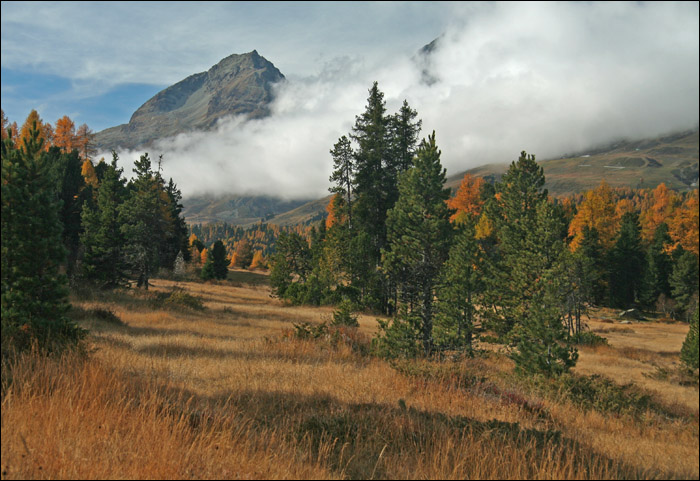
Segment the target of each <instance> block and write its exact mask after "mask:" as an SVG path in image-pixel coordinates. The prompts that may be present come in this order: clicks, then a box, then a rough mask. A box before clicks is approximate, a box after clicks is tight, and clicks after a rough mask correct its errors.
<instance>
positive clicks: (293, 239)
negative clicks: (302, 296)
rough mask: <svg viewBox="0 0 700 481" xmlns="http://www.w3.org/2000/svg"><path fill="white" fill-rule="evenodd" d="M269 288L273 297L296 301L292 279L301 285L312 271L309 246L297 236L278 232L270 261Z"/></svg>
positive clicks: (292, 233)
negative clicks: (296, 278) (295, 279)
mask: <svg viewBox="0 0 700 481" xmlns="http://www.w3.org/2000/svg"><path fill="white" fill-rule="evenodd" d="M270 263H271V267H272V268H271V270H270V287H271V288H272V291H273V293H274V295H276V296H278V297H281V298H287V299H290V300H292V301H296V300H297V299H296V298H295V296H296V294H297V292H296V291H295V289H296V287H292V288H291V289H290V287H291V286H292V284H293V279H294V278H295V277H298V281H297V283H300V284H301V285H303V284H304V283H305V282H306V280H307V278H308V277H309V275H310V274H311V271H312V266H311V250H310V249H309V244H308V243H307V242H306V240H304V238H303V237H301V236H300V235H299V234H297V233H294V232H291V233H288V232H284V231H282V232H280V234H279V237H278V238H277V243H276V244H275V253H274V254H273V256H272V259H271V262H270Z"/></svg>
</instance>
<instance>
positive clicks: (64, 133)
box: [54, 115, 76, 153]
mask: <svg viewBox="0 0 700 481" xmlns="http://www.w3.org/2000/svg"><path fill="white" fill-rule="evenodd" d="M54 145H55V146H56V147H58V148H60V149H61V151H63V152H65V153H70V152H72V151H73V149H74V148H76V145H75V123H73V121H72V120H71V119H70V117H68V116H67V115H64V116H63V117H61V118H60V119H58V120H57V121H56V130H55V131H54Z"/></svg>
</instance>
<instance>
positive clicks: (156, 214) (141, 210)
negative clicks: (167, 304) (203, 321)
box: [119, 154, 172, 289]
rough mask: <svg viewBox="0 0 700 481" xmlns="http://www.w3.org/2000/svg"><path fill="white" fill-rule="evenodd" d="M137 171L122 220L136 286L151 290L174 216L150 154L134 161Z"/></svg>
mask: <svg viewBox="0 0 700 481" xmlns="http://www.w3.org/2000/svg"><path fill="white" fill-rule="evenodd" d="M134 173H135V174H136V177H135V179H133V180H132V181H131V182H130V184H129V186H130V196H129V198H128V199H127V200H126V202H124V203H123V204H122V205H121V207H120V211H119V212H120V222H121V230H122V233H123V234H124V237H125V241H126V243H125V246H124V252H125V254H126V259H127V262H128V263H129V265H130V266H131V269H132V272H133V273H134V275H135V276H136V278H137V282H136V286H137V287H143V288H145V289H148V281H149V279H150V278H151V276H153V275H154V274H155V273H156V272H157V271H158V268H159V267H160V260H161V258H160V249H161V247H162V244H163V241H164V239H166V238H167V236H168V233H169V231H170V229H171V228H172V218H171V212H170V209H169V206H168V202H167V194H166V192H165V191H164V190H163V188H162V182H161V179H160V175H157V174H156V173H154V172H153V170H152V168H151V160H150V159H149V158H148V154H144V155H142V156H141V157H140V158H139V160H137V161H136V162H134Z"/></svg>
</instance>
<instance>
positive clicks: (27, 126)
mask: <svg viewBox="0 0 700 481" xmlns="http://www.w3.org/2000/svg"><path fill="white" fill-rule="evenodd" d="M34 122H36V128H37V129H38V130H39V138H40V139H43V141H44V146H43V150H49V147H51V141H52V138H51V137H52V135H53V129H52V128H51V125H48V124H44V121H43V120H41V117H39V113H38V112H37V111H36V110H34V109H32V111H31V112H29V115H28V116H27V119H26V120H25V121H24V124H22V128H21V129H20V131H19V145H20V147H21V146H22V145H23V144H24V140H25V139H26V140H29V138H30V131H31V129H32V126H33V125H34Z"/></svg>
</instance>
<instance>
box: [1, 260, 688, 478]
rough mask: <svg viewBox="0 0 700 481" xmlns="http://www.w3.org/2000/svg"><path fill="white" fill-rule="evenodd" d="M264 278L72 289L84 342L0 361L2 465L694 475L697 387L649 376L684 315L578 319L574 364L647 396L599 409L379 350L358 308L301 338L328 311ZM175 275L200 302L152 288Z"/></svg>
mask: <svg viewBox="0 0 700 481" xmlns="http://www.w3.org/2000/svg"><path fill="white" fill-rule="evenodd" d="M266 280H267V278H266V276H265V275H264V274H260V273H247V272H242V271H238V272H232V273H231V275H230V277H229V280H228V281H225V282H220V283H218V284H203V283H192V282H180V283H176V282H174V281H166V280H155V281H154V287H153V288H152V289H151V290H150V291H149V292H148V293H147V294H146V293H143V292H138V291H135V290H131V291H117V292H113V293H104V292H93V291H83V292H78V293H75V294H74V298H73V303H74V305H75V306H76V308H75V309H74V316H75V317H76V318H77V319H79V321H80V323H81V324H82V325H84V326H85V327H88V328H89V329H90V330H91V334H90V338H89V351H90V352H89V353H88V354H87V355H86V356H80V355H77V354H76V355H68V356H65V357H63V358H60V359H56V358H49V359H46V358H43V357H40V356H37V355H35V354H29V355H26V356H23V357H21V358H19V359H14V360H12V361H11V362H7V361H6V362H5V364H4V365H3V385H2V388H3V391H2V393H3V398H2V478H3V479H5V478H6V479H18V478H75V479H80V478H132V479H148V478H226V479H234V478H253V479H270V478H273V479H279V478H285V479H289V478H299V479H306V478H311V479H313V478H330V479H333V478H431V479H434V478H440V479H443V478H445V479H455V478H459V479H465V478H479V479H480V478H496V479H509V478H510V479H512V478H518V479H521V478H547V479H572V478H585V479H611V478H616V479H617V478H657V479H658V478H669V477H673V478H696V479H697V478H698V391H697V386H692V385H690V386H689V385H680V384H679V383H678V382H677V380H676V379H675V378H674V376H672V375H665V374H664V373H668V372H673V370H674V369H676V367H677V363H678V355H677V353H678V351H679V350H680V346H681V343H682V341H683V338H684V336H685V332H686V331H687V329H688V328H687V326H686V325H684V324H668V323H655V322H650V323H633V324H625V325H622V324H620V323H619V322H616V321H615V322H610V321H609V320H606V319H605V317H607V313H605V312H603V313H601V315H600V316H599V317H596V318H594V319H593V320H592V321H591V322H590V325H591V328H592V329H593V330H595V331H597V332H598V333H600V335H603V336H606V337H608V339H609V341H610V345H609V346H604V347H598V348H583V349H582V350H581V359H580V360H579V363H578V366H577V368H576V370H577V371H578V372H580V373H584V374H594V373H595V374H601V375H603V376H607V377H609V378H611V379H613V380H615V381H617V382H618V383H627V382H630V381H632V382H634V383H636V384H638V385H639V386H641V388H642V389H644V391H639V392H642V393H645V394H647V395H649V396H651V399H652V400H653V403H652V404H650V405H649V406H651V407H648V408H644V409H642V410H637V411H634V412H633V411H624V410H622V411H615V410H614V409H613V410H612V411H610V410H605V409H596V408H590V407H589V408H587V407H583V406H581V405H579V404H576V403H574V402H572V401H570V400H567V398H566V396H559V395H555V394H554V393H552V392H545V391H542V390H538V389H536V388H535V387H534V384H533V383H531V382H529V381H528V380H522V379H519V378H516V377H514V376H513V374H512V369H513V366H512V364H511V362H510V361H509V360H508V359H507V357H505V356H503V355H502V354H499V353H496V352H493V353H491V354H489V355H484V356H482V357H480V358H477V359H472V360H464V361H459V362H451V361H450V362H442V363H441V362H418V361H415V362H401V363H396V364H394V365H393V366H392V365H390V364H389V363H387V362H385V361H383V360H379V359H377V358H374V357H372V356H370V355H368V354H367V353H366V347H367V345H368V342H369V339H370V338H371V336H372V335H373V333H374V331H375V329H376V319H375V318H374V317H373V316H367V315H363V316H360V328H359V331H358V332H354V331H352V330H340V331H337V332H336V333H335V335H332V336H327V337H322V338H320V339H316V340H301V339H298V338H297V337H296V336H295V335H294V327H293V323H297V324H299V323H302V322H309V323H314V324H318V323H320V322H321V321H323V320H328V319H329V318H330V315H331V312H332V309H331V308H310V307H289V306H285V305H284V304H282V303H281V302H280V301H279V300H276V299H273V298H271V297H270V291H269V288H268V287H267V283H266ZM175 287H178V288H182V289H184V291H180V292H181V294H182V293H184V294H189V295H192V296H196V297H198V298H200V299H201V300H202V301H203V304H204V307H205V308H204V309H197V308H196V305H194V304H193V305H194V307H192V308H189V307H184V305H183V304H178V303H176V302H168V301H163V299H166V297H167V295H168V293H170V292H172V291H173V288H175ZM159 294H160V297H158V295H159ZM185 299H186V296H185ZM109 311H111V313H113V314H114V316H112V315H111V314H109Z"/></svg>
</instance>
